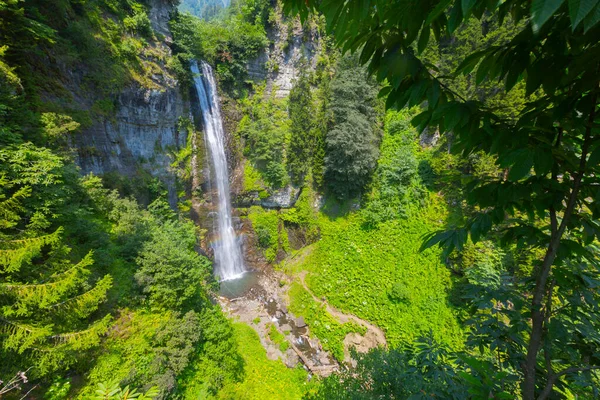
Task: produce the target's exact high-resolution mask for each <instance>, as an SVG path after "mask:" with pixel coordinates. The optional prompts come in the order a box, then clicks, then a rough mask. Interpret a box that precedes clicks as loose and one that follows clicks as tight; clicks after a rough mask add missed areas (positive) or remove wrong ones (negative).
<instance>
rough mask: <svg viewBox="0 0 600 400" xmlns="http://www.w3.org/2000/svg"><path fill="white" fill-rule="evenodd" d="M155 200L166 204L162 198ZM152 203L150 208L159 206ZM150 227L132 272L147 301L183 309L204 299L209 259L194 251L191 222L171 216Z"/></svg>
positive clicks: (193, 235) (208, 273)
mask: <svg viewBox="0 0 600 400" xmlns="http://www.w3.org/2000/svg"><path fill="white" fill-rule="evenodd" d="M156 202H164V203H166V201H165V200H162V199H159V200H156V201H155V203H156ZM153 204H154V203H153ZM153 204H151V205H150V206H149V208H155V209H161V207H157V206H156V205H154V206H153ZM150 229H151V231H150V240H148V241H146V242H144V243H143V245H142V248H141V249H140V252H139V255H138V257H137V263H138V266H139V269H138V271H137V272H136V274H135V279H136V281H137V282H138V284H139V285H140V286H141V287H142V290H143V292H144V293H147V294H148V297H149V301H150V304H152V305H155V306H159V307H164V308H168V309H182V308H186V307H190V306H191V305H194V304H201V303H202V302H203V301H206V300H207V299H206V295H207V294H206V280H207V278H208V276H209V275H210V272H211V271H210V262H209V261H208V259H207V258H205V257H202V256H200V255H199V254H198V253H196V250H195V246H196V244H197V241H196V230H195V228H194V225H193V223H191V222H182V221H178V220H176V219H173V218H171V219H165V220H163V221H161V222H159V223H156V224H152V225H151V227H150Z"/></svg>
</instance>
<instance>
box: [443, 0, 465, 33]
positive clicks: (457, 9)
mask: <svg viewBox="0 0 600 400" xmlns="http://www.w3.org/2000/svg"><path fill="white" fill-rule="evenodd" d="M462 19H463V18H462V12H461V5H460V3H459V2H457V3H455V4H454V7H452V10H451V11H450V18H448V25H447V28H448V34H449V35H452V33H454V31H455V30H456V28H458V26H459V25H460V23H461V22H462Z"/></svg>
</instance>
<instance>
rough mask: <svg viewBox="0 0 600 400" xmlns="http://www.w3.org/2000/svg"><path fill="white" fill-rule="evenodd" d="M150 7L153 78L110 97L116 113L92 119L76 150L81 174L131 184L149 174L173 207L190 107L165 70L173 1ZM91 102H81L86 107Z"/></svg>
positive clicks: (77, 140) (158, 0)
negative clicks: (175, 162)
mask: <svg viewBox="0 0 600 400" xmlns="http://www.w3.org/2000/svg"><path fill="white" fill-rule="evenodd" d="M148 4H149V6H150V10H149V18H150V22H151V24H152V29H153V31H154V33H155V37H156V40H155V41H153V42H151V43H149V44H148V45H147V46H148V47H149V49H150V50H151V51H152V52H153V54H159V55H160V56H157V57H153V58H152V59H151V60H149V61H151V62H152V63H153V66H154V71H153V74H152V76H151V77H150V79H149V81H148V82H147V83H146V84H141V83H139V82H137V81H134V82H132V83H131V84H129V85H128V86H127V87H125V88H123V90H122V91H121V92H120V93H119V94H118V95H116V96H113V98H112V99H111V100H112V103H113V105H114V113H112V115H97V116H95V117H94V118H93V120H92V123H91V124H90V126H88V127H86V128H84V129H83V130H82V132H81V133H80V134H79V135H77V136H76V137H75V140H74V141H75V143H74V144H75V147H76V148H77V164H78V165H79V166H80V167H81V169H82V172H83V173H88V172H92V173H94V174H97V175H102V174H106V173H108V172H118V173H119V174H121V175H124V176H126V177H130V178H133V177H136V176H139V175H140V174H141V173H147V174H150V175H151V176H154V177H158V178H160V179H161V181H162V182H163V183H164V184H165V185H166V186H167V189H168V191H169V201H170V202H171V204H172V205H174V204H175V203H176V200H177V199H176V190H175V172H174V171H172V169H171V163H172V155H173V154H174V153H176V152H177V151H179V150H181V149H182V148H183V147H185V146H186V142H187V131H186V129H184V128H183V127H181V124H180V119H181V118H182V117H185V118H189V116H190V109H191V107H190V104H189V101H188V100H185V99H184V98H183V96H182V91H181V88H180V86H179V82H178V81H177V80H176V79H175V78H174V77H173V76H172V75H171V73H170V72H169V71H168V69H167V67H166V60H167V59H168V57H170V56H171V50H170V48H169V46H168V45H169V44H170V43H171V40H172V39H171V35H170V32H169V28H168V22H169V18H170V14H171V13H172V12H173V11H174V10H175V4H174V2H173V1H172V0H151V1H149V2H148ZM76 81H77V79H76V77H75V79H74V82H73V85H71V86H73V91H74V92H77V90H78V89H77V86H78V85H77V82H76ZM81 96H82V94H80V93H78V94H77V97H81ZM83 97H85V95H83ZM88 97H90V96H89V95H88ZM92 97H93V94H92ZM94 100H95V99H93V98H92V99H89V98H87V99H83V101H84V102H88V103H90V102H93V101H94Z"/></svg>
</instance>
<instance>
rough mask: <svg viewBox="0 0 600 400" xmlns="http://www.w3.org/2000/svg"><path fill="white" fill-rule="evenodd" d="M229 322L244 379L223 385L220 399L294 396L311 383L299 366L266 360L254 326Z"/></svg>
mask: <svg viewBox="0 0 600 400" xmlns="http://www.w3.org/2000/svg"><path fill="white" fill-rule="evenodd" d="M233 326H234V329H235V335H236V338H237V341H238V346H239V350H240V353H241V355H242V358H243V359H244V380H243V381H242V382H240V383H235V384H230V385H227V386H225V387H224V388H223V389H222V390H221V392H220V393H219V396H218V397H219V398H220V399H232V400H233V399H235V400H267V399H268V400H295V399H301V398H302V397H303V395H304V394H305V393H307V392H308V391H309V390H310V389H311V388H312V387H313V386H314V384H311V383H309V382H308V381H307V377H308V374H307V372H306V371H305V370H304V369H303V368H302V367H300V366H298V367H296V368H294V369H290V368H287V367H286V366H285V365H284V364H283V362H282V361H281V360H275V361H272V360H269V359H268V358H267V355H266V351H265V349H264V348H263V347H262V345H261V344H260V340H259V338H258V335H257V334H256V332H255V331H254V329H252V328H251V327H249V326H248V325H246V324H243V323H234V324H233Z"/></svg>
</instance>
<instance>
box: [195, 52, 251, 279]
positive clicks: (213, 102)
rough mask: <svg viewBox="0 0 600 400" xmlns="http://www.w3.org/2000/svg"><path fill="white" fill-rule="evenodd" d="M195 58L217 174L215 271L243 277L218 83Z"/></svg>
mask: <svg viewBox="0 0 600 400" xmlns="http://www.w3.org/2000/svg"><path fill="white" fill-rule="evenodd" d="M200 68H201V69H202V71H200V70H199V68H198V63H197V62H195V61H193V62H192V73H193V74H194V83H195V85H196V91H197V92H198V98H199V99H200V106H201V108H202V120H203V121H204V136H205V139H206V140H205V141H206V144H207V145H208V153H209V156H210V158H211V160H212V166H213V169H214V174H213V176H214V178H211V184H213V185H214V186H216V189H217V197H218V198H217V201H218V208H217V218H216V220H217V223H216V224H215V225H214V226H213V229H214V232H213V235H214V240H213V244H212V247H213V250H214V254H215V269H214V272H215V275H216V276H217V277H218V278H219V279H220V280H231V279H237V278H239V277H240V276H241V275H242V274H243V273H244V272H245V269H244V261H243V258H242V251H241V247H240V243H239V242H238V238H237V236H236V234H235V230H234V229H233V225H232V222H231V201H230V198H229V173H228V170H227V158H226V157H225V143H224V139H225V131H224V130H223V119H222V118H221V110H220V107H219V98H218V97H217V85H216V82H215V77H214V74H213V71H212V68H211V67H210V65H208V64H207V63H205V62H204V61H200Z"/></svg>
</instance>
